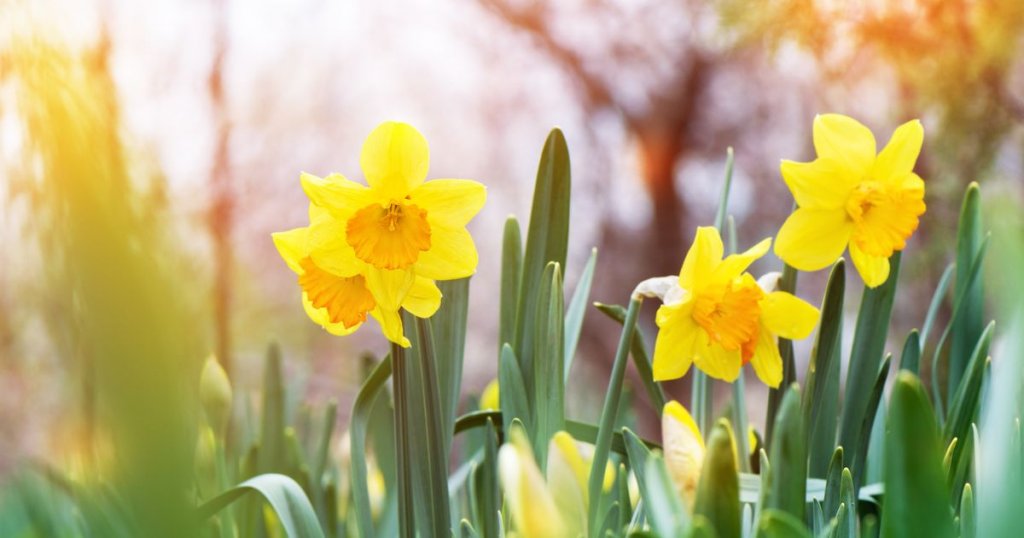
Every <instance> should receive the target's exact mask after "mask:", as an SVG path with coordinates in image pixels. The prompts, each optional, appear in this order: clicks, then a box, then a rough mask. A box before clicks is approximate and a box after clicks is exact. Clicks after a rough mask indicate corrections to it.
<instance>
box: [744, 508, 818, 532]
mask: <svg viewBox="0 0 1024 538" xmlns="http://www.w3.org/2000/svg"><path fill="white" fill-rule="evenodd" d="M757 536H758V538H810V537H811V533H810V531H808V530H807V526H806V525H804V523H803V520H801V519H799V518H797V517H795V516H793V514H790V513H788V512H784V511H782V510H776V509H773V508H766V509H764V511H762V512H761V519H760V520H759V521H758V522H757Z"/></svg>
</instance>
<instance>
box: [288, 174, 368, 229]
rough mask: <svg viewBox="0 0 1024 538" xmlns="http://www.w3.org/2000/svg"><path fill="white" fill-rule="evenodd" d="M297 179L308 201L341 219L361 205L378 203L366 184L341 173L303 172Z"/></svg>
mask: <svg viewBox="0 0 1024 538" xmlns="http://www.w3.org/2000/svg"><path fill="white" fill-rule="evenodd" d="M299 181H301V182H302V190H303V191H305V192H306V196H307V197H308V198H309V201H310V202H312V203H313V204H315V205H317V206H320V207H322V208H324V209H328V210H330V211H332V212H333V213H334V214H335V216H337V217H338V218H340V219H342V220H344V219H347V218H348V216H349V215H351V214H352V213H353V212H355V211H357V210H359V209H360V208H362V207H365V206H367V205H370V204H372V203H378V202H376V200H375V196H374V193H373V191H371V190H370V189H369V188H368V187H367V186H366V185H361V184H359V183H356V182H355V181H351V180H348V179H346V178H345V176H343V175H341V174H330V175H328V176H326V177H323V178H319V177H317V176H314V175H313V174H307V173H305V172H303V173H302V175H301V176H299Z"/></svg>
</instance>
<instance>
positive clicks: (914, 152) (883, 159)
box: [871, 120, 924, 181]
mask: <svg viewBox="0 0 1024 538" xmlns="http://www.w3.org/2000/svg"><path fill="white" fill-rule="evenodd" d="M923 142H924V127H922V126H921V122H920V121H918V120H912V121H908V122H907V123H904V124H903V125H900V126H899V127H897V128H896V131H894V132H893V133H892V138H890V139H889V143H888V144H886V145H885V148H884V149H882V152H881V153H879V154H878V159H877V160H875V166H874V169H873V171H872V174H871V175H872V177H874V178H875V179H877V180H879V181H898V180H901V179H902V178H903V177H905V176H906V175H907V174H909V173H911V172H913V171H914V164H915V163H916V162H917V157H918V155H920V154H921V144H922V143H923Z"/></svg>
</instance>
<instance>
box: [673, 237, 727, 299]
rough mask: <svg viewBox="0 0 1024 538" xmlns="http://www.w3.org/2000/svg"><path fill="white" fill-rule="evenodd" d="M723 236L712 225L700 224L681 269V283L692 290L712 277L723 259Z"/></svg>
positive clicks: (683, 286) (684, 287)
mask: <svg viewBox="0 0 1024 538" xmlns="http://www.w3.org/2000/svg"><path fill="white" fill-rule="evenodd" d="M724 250H725V249H724V248H723V246H722V236H721V235H719V234H718V230H717V229H715V228H714V227H711V226H700V227H698V228H697V233H696V235H695V236H694V238H693V245H691V246H690V250H689V251H688V252H687V253H686V259H684V260H683V267H682V269H680V271H679V285H680V286H681V287H682V288H683V289H687V290H690V291H693V290H696V289H699V288H700V287H702V285H703V284H704V283H705V282H706V281H707V280H708V279H710V278H711V273H712V272H713V271H714V270H715V268H716V267H718V264H719V263H721V261H722V253H723V252H724Z"/></svg>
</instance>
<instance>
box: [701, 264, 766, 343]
mask: <svg viewBox="0 0 1024 538" xmlns="http://www.w3.org/2000/svg"><path fill="white" fill-rule="evenodd" d="M763 297H764V292H763V291H762V290H761V287H760V286H758V285H757V281H755V280H754V278H753V277H751V276H750V275H743V276H741V277H738V278H736V279H734V280H732V281H731V282H729V283H728V284H726V285H725V286H720V287H718V289H712V290H708V291H707V292H705V293H702V294H700V295H699V296H698V297H697V298H696V299H695V303H694V305H693V320H694V321H696V322H697V324H698V325H700V326H701V327H702V328H703V329H704V330H705V331H706V332H707V333H708V336H709V337H710V338H711V341H713V342H717V343H718V344H719V345H720V346H722V347H723V348H724V349H726V350H728V351H736V350H740V351H741V352H742V355H743V362H747V361H749V360H750V358H751V357H753V356H754V348H755V346H756V344H757V337H758V334H759V333H760V330H761V299H762V298H763Z"/></svg>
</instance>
